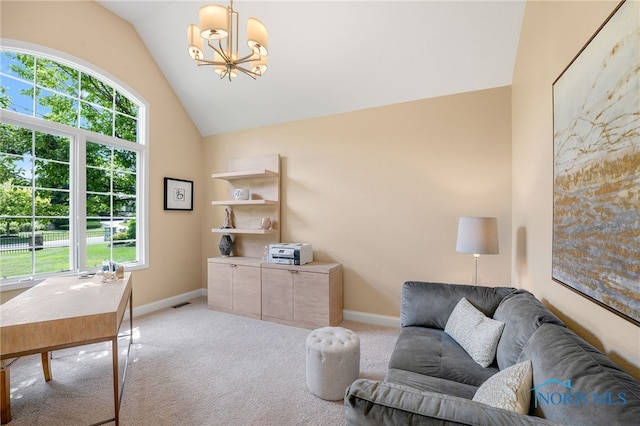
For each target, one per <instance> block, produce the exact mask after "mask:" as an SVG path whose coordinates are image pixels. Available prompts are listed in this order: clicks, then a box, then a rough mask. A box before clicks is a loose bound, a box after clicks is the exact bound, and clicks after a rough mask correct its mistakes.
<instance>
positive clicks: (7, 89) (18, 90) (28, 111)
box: [2, 76, 33, 117]
mask: <svg viewBox="0 0 640 426" xmlns="http://www.w3.org/2000/svg"><path fill="white" fill-rule="evenodd" d="M2 97H3V100H2V108H5V109H8V110H9V111H15V112H18V113H20V114H24V115H28V116H29V117H33V84H32V83H25V82H23V81H18V80H15V79H13V78H9V77H4V76H3V77H2Z"/></svg>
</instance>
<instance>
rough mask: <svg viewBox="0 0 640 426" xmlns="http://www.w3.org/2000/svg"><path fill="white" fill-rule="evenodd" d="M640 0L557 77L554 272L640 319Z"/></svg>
mask: <svg viewBox="0 0 640 426" xmlns="http://www.w3.org/2000/svg"><path fill="white" fill-rule="evenodd" d="M638 17H640V2H638V1H623V2H621V3H620V4H618V6H617V7H616V9H615V10H614V11H613V13H612V14H611V15H610V16H609V18H607V20H606V21H605V22H604V24H602V26H601V27H600V28H599V29H598V31H597V32H596V33H595V34H594V35H593V37H592V38H591V39H590V40H589V41H588V42H587V44H586V45H585V46H584V47H583V48H582V50H581V51H580V52H579V53H578V55H577V56H576V57H575V58H574V59H573V60H572V61H571V63H570V64H569V65H568V66H567V68H565V70H564V71H563V72H562V74H560V76H559V77H558V78H557V79H556V81H555V82H554V83H553V146H554V152H553V161H554V163H553V175H554V176H553V242H552V278H553V280H554V281H556V282H559V283H561V284H563V285H565V286H567V287H569V288H571V289H572V290H575V291H576V292H578V293H580V294H582V295H584V296H585V297H587V298H589V299H591V300H593V301H594V302H596V303H598V304H600V305H601V306H604V307H606V308H607V309H609V310H610V311H612V312H614V313H616V314H618V315H620V316H621V317H623V318H625V319H627V320H629V321H631V322H633V323H635V324H636V325H640V208H639V206H640V19H638Z"/></svg>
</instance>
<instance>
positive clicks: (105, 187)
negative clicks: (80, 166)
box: [87, 167, 111, 192]
mask: <svg viewBox="0 0 640 426" xmlns="http://www.w3.org/2000/svg"><path fill="white" fill-rule="evenodd" d="M110 190H111V173H110V172H109V171H108V170H103V169H96V168H94V167H87V191H88V192H109V191H110Z"/></svg>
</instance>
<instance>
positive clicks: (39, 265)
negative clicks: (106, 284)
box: [0, 244, 136, 278]
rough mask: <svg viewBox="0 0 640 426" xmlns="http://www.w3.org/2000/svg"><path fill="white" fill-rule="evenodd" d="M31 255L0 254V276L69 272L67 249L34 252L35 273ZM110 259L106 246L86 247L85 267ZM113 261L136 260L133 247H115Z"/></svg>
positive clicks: (98, 264)
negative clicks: (32, 267) (32, 268)
mask: <svg viewBox="0 0 640 426" xmlns="http://www.w3.org/2000/svg"><path fill="white" fill-rule="evenodd" d="M31 255H32V253H31V252H28V251H19V252H16V251H13V252H3V253H0V270H1V273H0V275H1V276H2V277H3V278H4V277H16V276H24V275H31V274H32V273H36V274H41V273H47V272H60V271H68V270H69V264H70V262H69V247H47V248H44V249H42V250H36V251H35V271H34V272H32V270H31V262H32V258H31ZM110 257H111V255H110V252H109V246H108V245H107V244H91V245H88V246H87V266H88V267H89V268H90V267H92V266H100V265H102V261H103V260H105V259H109V258H110ZM113 259H114V260H115V261H116V262H127V261H132V260H135V259H136V248H135V246H125V245H115V246H114V247H113Z"/></svg>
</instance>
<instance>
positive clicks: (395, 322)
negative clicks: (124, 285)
mask: <svg viewBox="0 0 640 426" xmlns="http://www.w3.org/2000/svg"><path fill="white" fill-rule="evenodd" d="M206 295H207V289H206V288H201V289H198V290H193V291H190V292H188V293H183V294H179V295H177V296H173V297H169V298H167V299H162V300H158V301H157V302H152V303H148V304H146V305H142V306H138V307H135V308H133V316H134V317H135V316H138V315H145V314H150V313H151V312H155V311H159V310H160V309H164V308H170V307H172V306H175V305H179V304H180V303H185V302H188V301H189V300H192V299H196V298H198V297H203V296H206ZM342 316H343V318H344V319H345V320H348V321H357V322H363V323H365V324H373V325H381V326H384V327H396V328H400V318H399V317H392V316H389V315H378V314H370V313H367V312H358V311H349V310H346V309H345V310H343V311H342Z"/></svg>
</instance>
